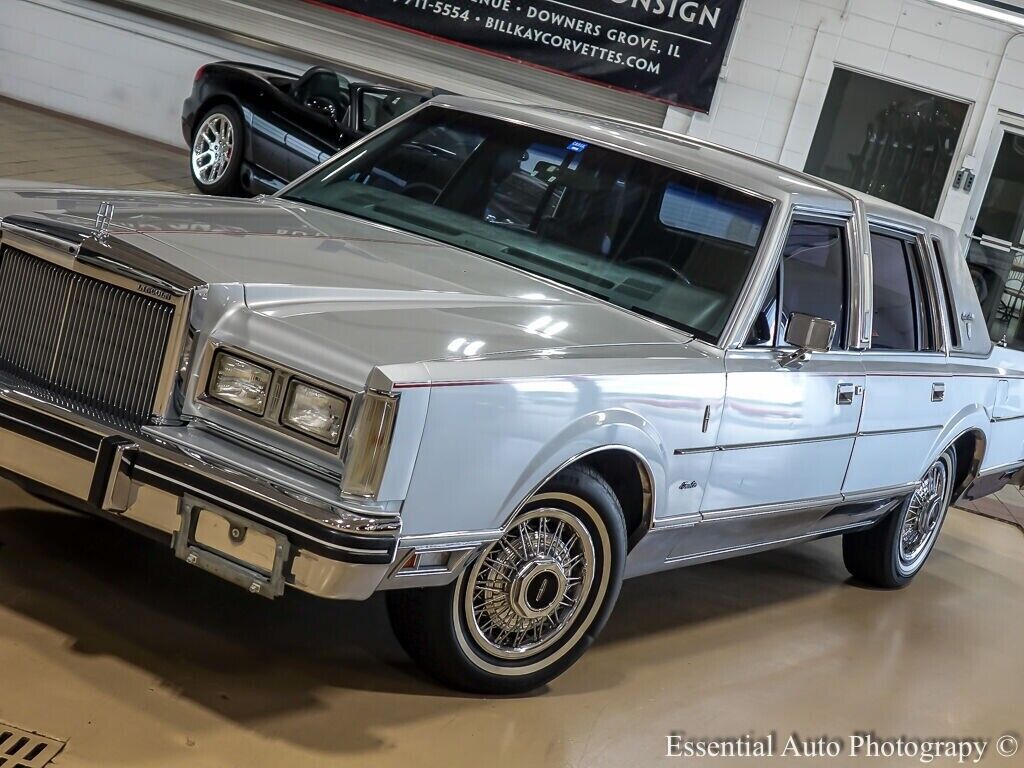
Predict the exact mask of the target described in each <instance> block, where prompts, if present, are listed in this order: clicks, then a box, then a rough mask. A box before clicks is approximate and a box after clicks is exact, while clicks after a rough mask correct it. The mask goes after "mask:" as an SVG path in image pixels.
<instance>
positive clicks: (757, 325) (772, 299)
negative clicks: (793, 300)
mask: <svg viewBox="0 0 1024 768" xmlns="http://www.w3.org/2000/svg"><path fill="white" fill-rule="evenodd" d="M780 274H781V272H776V273H775V278H774V279H773V280H772V286H771V288H769V289H768V295H767V296H765V299H764V303H763V304H762V305H761V310H760V311H759V312H758V313H757V317H755V318H754V325H753V327H752V328H751V329H750V335H749V336H748V337H747V346H748V347H774V346H775V333H776V331H777V330H778V327H779V275H780Z"/></svg>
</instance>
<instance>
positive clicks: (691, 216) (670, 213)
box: [659, 184, 764, 245]
mask: <svg viewBox="0 0 1024 768" xmlns="http://www.w3.org/2000/svg"><path fill="white" fill-rule="evenodd" d="M659 219H660V220H661V223H662V224H664V225H665V226H666V227H671V228H672V229H678V230H680V231H683V232H691V233H693V234H697V235H709V236H711V237H717V238H720V239H723V240H725V239H729V240H734V241H736V242H740V243H745V244H747V245H756V244H757V242H758V240H760V239H761V228H762V227H763V226H764V221H763V220H762V219H761V218H760V216H758V215H757V211H756V210H752V209H750V208H747V207H745V206H743V205H737V206H728V205H723V204H722V202H721V201H718V200H715V199H714V198H713V197H710V196H708V195H701V194H699V193H698V191H697V190H696V189H694V188H693V187H690V186H684V185H682V184H669V185H668V188H667V189H666V190H665V197H664V198H662V201H661V213H660V215H659Z"/></svg>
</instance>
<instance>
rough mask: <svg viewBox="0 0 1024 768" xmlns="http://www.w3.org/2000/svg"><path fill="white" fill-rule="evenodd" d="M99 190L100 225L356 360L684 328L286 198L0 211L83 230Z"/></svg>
mask: <svg viewBox="0 0 1024 768" xmlns="http://www.w3.org/2000/svg"><path fill="white" fill-rule="evenodd" d="M101 203H110V204H111V205H112V206H113V215H112V218H111V220H110V225H109V228H110V235H111V236H112V237H117V238H118V239H120V240H123V241H125V242H128V243H130V244H132V245H134V246H135V247H136V248H139V249H141V250H144V251H147V252H149V253H150V254H152V255H153V256H155V257H156V258H157V259H159V260H160V261H162V262H165V263H167V264H169V265H171V266H173V267H175V268H177V269H180V270H182V271H184V272H187V273H189V274H191V275H193V276H195V277H196V278H198V279H199V280H200V281H202V282H205V283H208V284H211V285H212V284H219V283H223V284H241V285H242V286H243V287H244V293H245V300H246V305H247V307H248V309H249V310H251V311H252V312H254V313H258V314H261V315H263V316H265V317H267V318H273V319H274V320H276V321H279V322H282V323H286V324H287V325H289V326H291V327H293V328H294V329H295V330H296V331H297V332H298V333H299V334H300V335H301V336H302V337H304V338H307V339H309V340H310V341H311V342H315V343H317V344H319V345H326V346H327V347H330V348H334V349H336V350H337V351H338V352H341V353H344V354H345V355H346V357H348V358H349V361H350V363H355V362H356V361H357V360H358V361H359V362H361V363H362V364H363V365H360V366H359V367H360V368H366V369H368V368H372V367H373V366H374V365H387V364H392V363H403V362H418V361H430V360H438V359H464V358H465V357H466V356H470V357H479V356H487V355H493V354H500V353H509V352H520V351H529V350H534V349H549V348H555V347H558V348H562V347H577V346H596V345H619V344H659V343H660V344H665V343H685V342H686V341H687V340H688V338H689V337H687V336H686V335H685V334H682V333H679V332H676V331H673V330H671V329H668V328H665V327H663V326H661V325H659V324H657V323H653V322H650V321H648V320H646V319H644V318H641V317H638V316H635V315H632V314H630V313H628V312H624V311H622V310H619V309H617V308H615V307H612V306H610V305H608V304H605V303H604V302H601V301H599V300H596V299H591V298H590V297H587V296H585V295H582V294H579V293H577V292H575V291H571V290H567V289H564V288H561V287H559V286H558V285H556V284H553V283H551V282H549V281H547V280H543V279H541V278H535V277H532V276H530V275H529V274H527V273H524V272H522V271H520V270H517V269H514V268H511V267H508V266H505V265H503V264H500V263H499V262H496V261H493V260H490V259H487V258H484V257H481V256H477V255H475V254H472V253H469V252H467V251H463V250H461V249H458V248H454V247H450V246H448V245H445V244H441V243H438V242H435V241H432V240H428V239H425V238H422V237H418V236H415V235H411V234H408V233H405V232H402V231H399V230H395V229H392V228H389V227H385V226H381V225H377V224H373V223H370V222H366V221H364V220H360V219H356V218H353V217H350V216H346V215H342V214H337V213H334V212H330V211H325V210H323V209H318V208H311V207H309V206H305V205H299V204H297V203H292V202H289V201H284V200H278V199H274V198H263V199H257V200H227V199H222V198H211V197H203V196H199V195H173V194H165V193H134V194H133V193H113V192H107V191H84V190H39V189H25V188H8V189H0V217H3V216H10V215H12V214H22V215H25V214H28V215H32V216H35V217H42V218H47V219H51V220H53V221H54V222H57V223H60V224H63V225H65V226H68V225H71V226H79V227H81V228H82V229H83V230H91V229H92V228H93V227H94V224H95V221H96V217H97V210H98V207H99V205H100V204H101ZM321 348H322V346H321ZM346 367H348V366H346Z"/></svg>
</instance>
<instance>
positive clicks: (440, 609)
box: [388, 466, 626, 694]
mask: <svg viewBox="0 0 1024 768" xmlns="http://www.w3.org/2000/svg"><path fill="white" fill-rule="evenodd" d="M625 556H626V532H625V524H624V521H623V516H622V510H621V508H620V506H619V503H618V500H617V499H616V497H615V494H614V493H613V492H612V490H611V488H609V487H608V484H607V483H606V482H605V481H604V479H603V478H602V477H601V476H600V475H599V474H598V473H597V472H596V471H594V470H593V469H591V468H590V467H585V466H579V467H571V468H569V469H567V470H565V471H564V472H562V473H560V474H559V475H558V477H556V478H555V479H553V480H552V481H551V482H550V483H549V484H548V485H547V486H545V487H544V488H543V489H542V490H541V491H540V492H538V493H537V494H536V495H534V496H533V497H532V498H531V499H530V500H529V502H528V503H527V504H526V505H525V506H524V508H523V510H522V511H521V512H520V513H519V515H518V516H517V517H516V519H515V520H514V521H513V523H512V525H511V526H510V528H509V529H508V531H507V532H506V533H505V535H504V536H502V538H501V539H499V540H498V541H496V542H494V543H493V544H491V545H490V546H489V547H487V548H486V549H485V550H484V551H483V552H482V553H481V554H480V555H479V556H478V557H477V559H476V560H475V561H474V562H473V563H471V564H470V565H469V566H468V567H467V568H466V570H465V571H464V572H463V573H462V575H461V576H460V577H459V579H458V580H457V581H455V582H454V583H453V584H451V585H450V586H447V587H435V588H430V589H413V590H402V591H397V592H389V593H388V613H389V616H390V618H391V623H392V626H393V627H394V630H395V634H396V635H397V637H398V640H399V642H400V643H401V644H402V646H403V647H404V648H405V650H406V651H407V652H408V653H409V655H410V656H411V657H412V658H413V659H414V660H415V661H416V662H418V663H419V664H420V665H421V666H422V667H423V668H424V669H425V670H426V671H428V672H429V673H430V674H432V675H433V676H434V677H436V678H437V679H439V680H440V681H441V682H443V683H445V684H446V685H449V686H452V687H454V688H459V689H461V690H465V691H470V692H474V693H486V694H514V693H523V692H525V691H529V690H532V689H534V688H537V687H539V686H542V685H544V684H546V683H548V682H549V681H551V680H553V679H554V678H556V677H558V675H560V674H561V673H562V672H564V671H565V670H567V669H568V668H569V667H570V666H572V665H573V664H574V663H575V662H576V660H577V659H579V657H580V656H581V655H582V654H583V652H584V651H585V650H586V649H587V648H588V647H589V646H590V644H591V643H592V642H593V641H594V638H595V637H596V636H597V634H598V632H600V630H601V628H602V627H603V626H604V624H605V622H606V621H607V619H608V616H609V614H610V613H611V610H612V607H613V606H614V605H615V600H616V598H617V597H618V594H619V587H620V585H621V582H622V569H623V565H624V562H625Z"/></svg>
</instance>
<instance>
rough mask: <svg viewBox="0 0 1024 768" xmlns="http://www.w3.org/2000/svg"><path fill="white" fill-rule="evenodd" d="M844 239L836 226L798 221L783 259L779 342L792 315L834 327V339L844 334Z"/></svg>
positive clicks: (781, 341)
mask: <svg viewBox="0 0 1024 768" xmlns="http://www.w3.org/2000/svg"><path fill="white" fill-rule="evenodd" d="M846 261H847V258H846V238H845V236H844V230H843V228H842V227H840V226H838V225H835V224H817V223H804V222H797V223H795V224H794V225H793V228H792V229H791V230H790V233H789V239H788V240H787V241H786V250H785V252H784V253H783V257H782V316H781V318H780V324H781V326H782V327H781V328H780V330H779V331H778V339H779V343H780V344H782V343H783V340H784V339H785V338H786V326H787V325H788V323H789V317H790V315H792V314H793V313H794V312H800V313H802V314H805V315H811V316H812V317H820V318H822V319H824V320H832V321H833V322H834V323H835V324H836V339H837V340H838V339H843V338H845V334H846V293H847V290H846Z"/></svg>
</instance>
